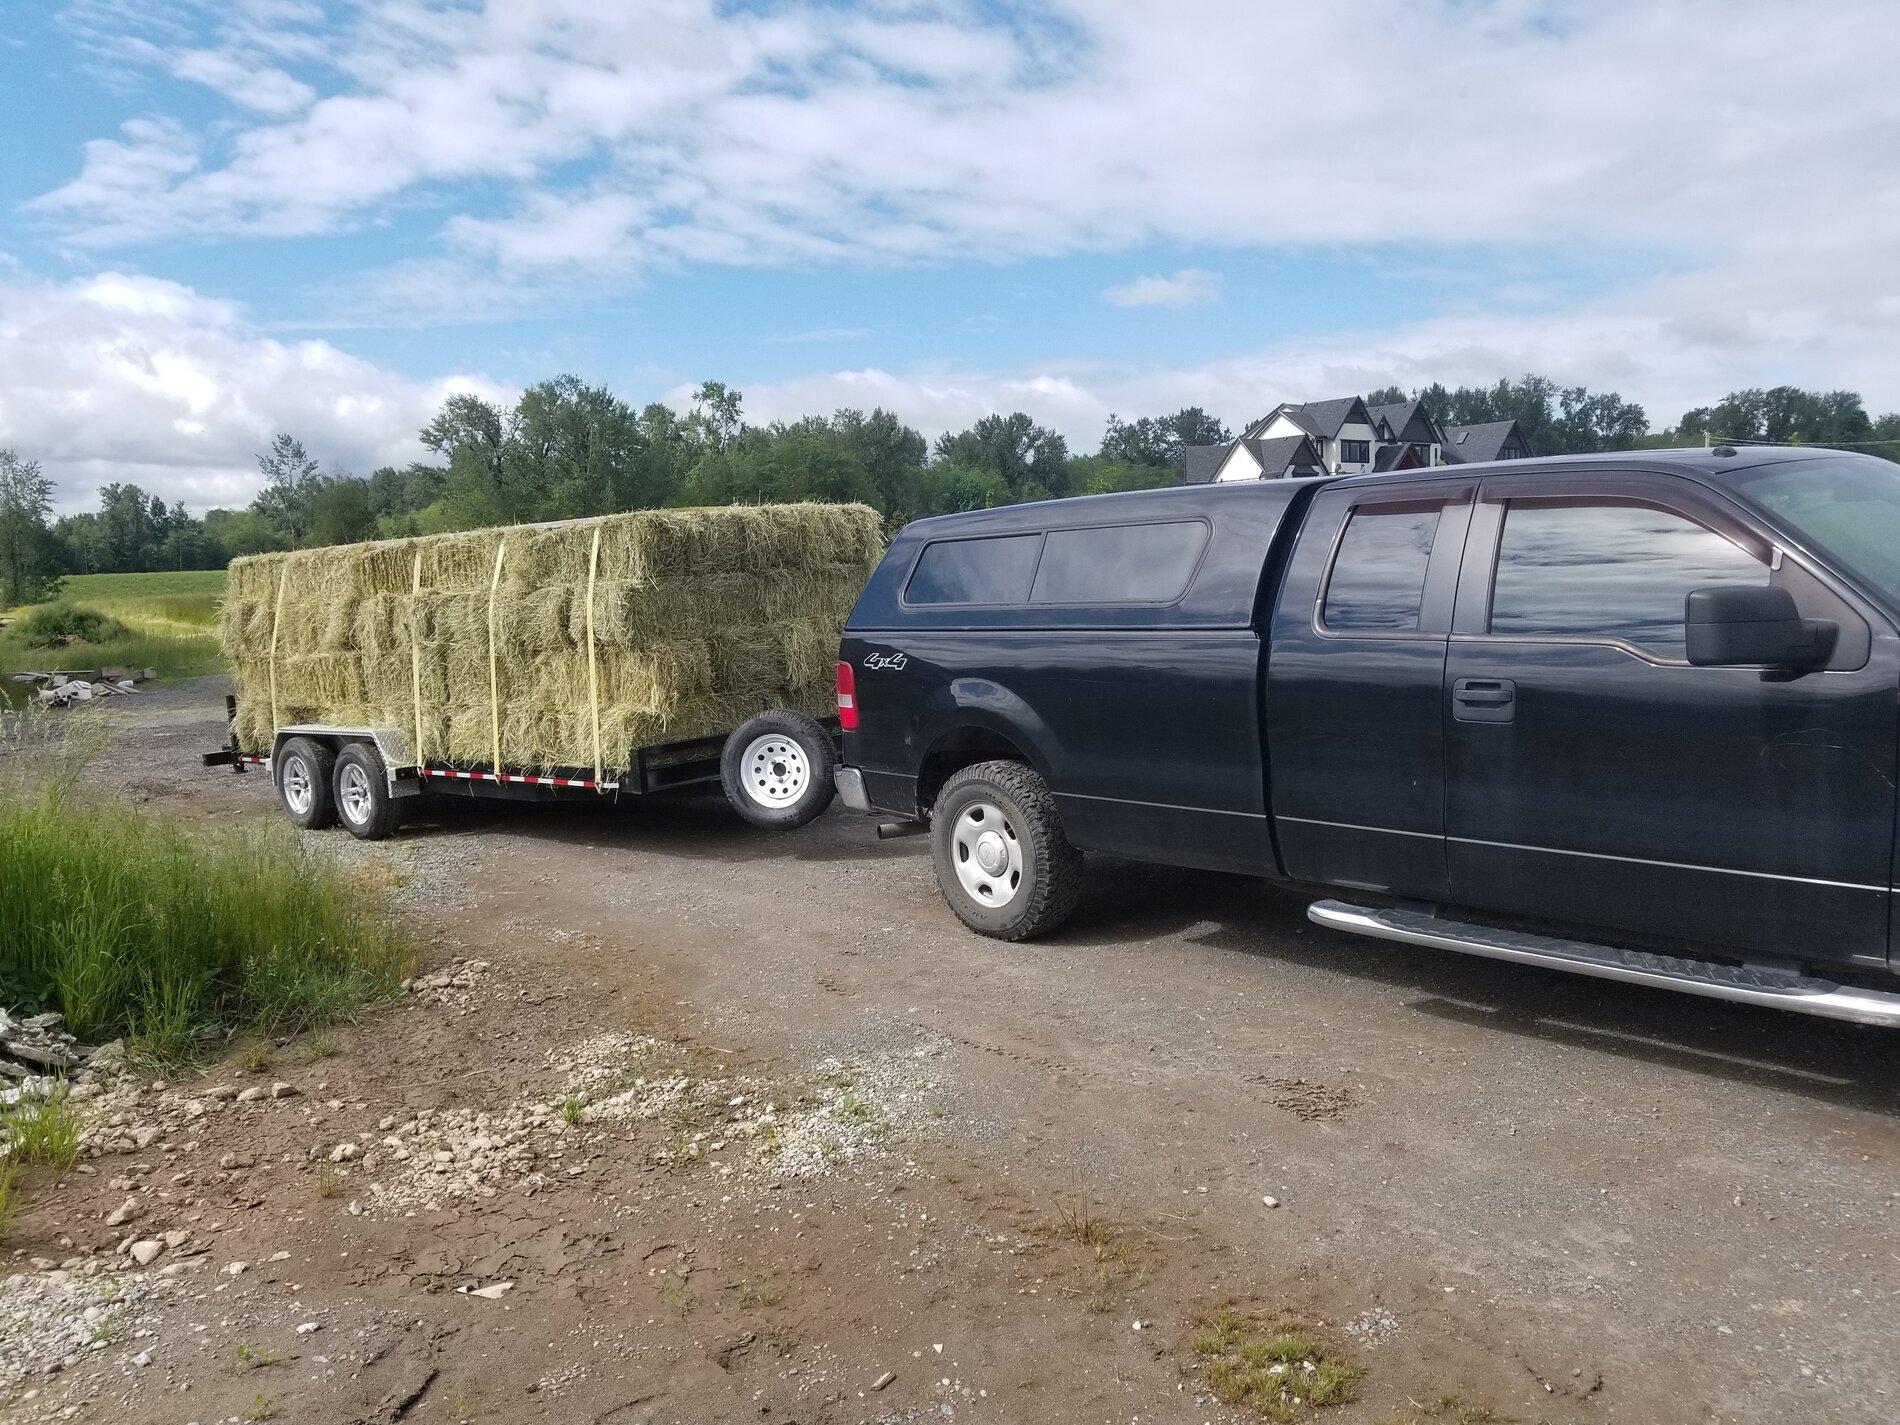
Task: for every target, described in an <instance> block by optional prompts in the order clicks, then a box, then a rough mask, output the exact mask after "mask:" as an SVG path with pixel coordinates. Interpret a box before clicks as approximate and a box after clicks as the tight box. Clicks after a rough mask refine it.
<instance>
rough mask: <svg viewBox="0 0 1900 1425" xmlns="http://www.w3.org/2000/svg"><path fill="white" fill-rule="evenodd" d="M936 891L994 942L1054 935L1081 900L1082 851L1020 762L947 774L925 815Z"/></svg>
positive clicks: (1045, 793)
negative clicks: (933, 803)
mask: <svg viewBox="0 0 1900 1425" xmlns="http://www.w3.org/2000/svg"><path fill="white" fill-rule="evenodd" d="M930 847H931V860H932V861H933V862H935V863H936V869H937V888H938V889H939V890H941V891H942V892H943V898H944V899H945V900H946V901H948V902H949V903H950V909H951V910H953V911H955V912H956V913H957V918H958V919H959V920H961V921H962V922H963V923H964V924H965V925H967V926H969V927H970V929H972V930H974V931H977V932H978V933H979V934H983V935H989V936H994V937H995V938H996V939H998V940H1031V939H1034V938H1035V937H1036V936H1038V935H1043V934H1046V933H1047V932H1049V931H1051V930H1054V929H1055V928H1056V927H1057V926H1058V925H1060V924H1062V922H1063V921H1065V920H1067V919H1068V918H1069V917H1070V915H1072V914H1073V913H1074V911H1075V907H1076V902H1077V901H1079V900H1080V899H1081V898H1082V853H1081V852H1080V851H1077V850H1076V849H1075V847H1073V846H1071V845H1070V844H1069V838H1068V837H1067V836H1066V835H1064V834H1063V831H1062V822H1061V820H1060V818H1058V817H1057V815H1056V803H1055V798H1054V797H1052V796H1050V795H1049V788H1048V786H1047V785H1046V784H1045V783H1044V782H1043V780H1042V778H1041V777H1039V776H1037V775H1036V773H1035V772H1034V771H1033V770H1032V769H1030V768H1028V767H1025V766H1024V765H1023V764H1022V763H1020V762H979V763H977V764H976V765H975V766H974V767H965V768H964V769H963V770H962V771H961V772H958V773H957V774H956V775H955V776H953V777H951V778H950V780H949V781H947V782H945V783H944V785H943V790H942V791H941V792H939V793H938V794H937V804H936V807H935V809H934V810H933V811H932V813H931V826H930Z"/></svg>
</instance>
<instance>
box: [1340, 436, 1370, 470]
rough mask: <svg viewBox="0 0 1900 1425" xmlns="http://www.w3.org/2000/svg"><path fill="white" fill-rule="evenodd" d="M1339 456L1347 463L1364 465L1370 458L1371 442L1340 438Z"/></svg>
mask: <svg viewBox="0 0 1900 1425" xmlns="http://www.w3.org/2000/svg"><path fill="white" fill-rule="evenodd" d="M1339 458H1340V460H1342V461H1343V462H1345V463H1346V464H1348V465H1364V464H1365V463H1366V462H1367V461H1368V460H1370V459H1372V442H1371V441H1369V440H1342V441H1340V442H1339Z"/></svg>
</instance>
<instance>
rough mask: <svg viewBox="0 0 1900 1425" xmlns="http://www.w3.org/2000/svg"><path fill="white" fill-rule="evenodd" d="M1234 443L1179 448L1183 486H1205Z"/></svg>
mask: <svg viewBox="0 0 1900 1425" xmlns="http://www.w3.org/2000/svg"><path fill="white" fill-rule="evenodd" d="M1233 448H1234V443H1233V442H1232V441H1231V440H1229V441H1224V442H1222V443H1221V444H1220V445H1187V446H1183V447H1182V448H1181V460H1182V465H1181V483H1182V484H1183V485H1205V484H1208V483H1209V482H1211V481H1212V480H1213V478H1214V472H1215V471H1217V470H1219V469H1220V467H1221V462H1222V461H1223V460H1225V459H1226V458H1227V452H1228V451H1230V450H1232V449H1233Z"/></svg>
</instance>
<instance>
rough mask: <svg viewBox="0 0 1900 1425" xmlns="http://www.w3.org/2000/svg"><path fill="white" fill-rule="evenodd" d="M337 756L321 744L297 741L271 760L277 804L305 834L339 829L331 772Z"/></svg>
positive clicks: (286, 744)
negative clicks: (331, 790) (331, 827)
mask: <svg viewBox="0 0 1900 1425" xmlns="http://www.w3.org/2000/svg"><path fill="white" fill-rule="evenodd" d="M335 763H336V754H335V753H334V752H332V751H331V750H330V749H329V748H327V747H325V746H324V745H323V744H322V743H320V742H312V741H311V740H310V739H309V738H307V737H293V738H291V739H290V740H289V741H288V742H286V743H285V744H284V745H283V746H282V747H280V748H278V749H277V755H276V756H275V757H273V758H272V759H271V776H272V778H273V779H274V780H275V781H276V783H277V800H278V801H280V802H282V803H283V804H284V815H286V816H288V817H289V818H290V819H291V820H292V821H293V822H295V823H296V824H297V825H298V826H301V827H302V828H303V829H304V830H305V831H322V830H323V829H324V828H325V827H328V826H335V825H336V800H335V798H333V797H332V796H331V794H330V770H331V768H332V767H333V766H334V765H335Z"/></svg>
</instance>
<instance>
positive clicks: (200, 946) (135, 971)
mask: <svg viewBox="0 0 1900 1425" xmlns="http://www.w3.org/2000/svg"><path fill="white" fill-rule="evenodd" d="M411 960H412V946H411V943H410V941H409V939H408V938H407V937H406V935H405V934H404V933H403V931H402V929H401V928H400V927H399V926H398V925H397V923H396V922H395V920H394V919H393V917H392V916H391V914H390V912H389V908H388V906H387V904H386V901H385V898H384V896H383V894H382V892H381V891H380V890H379V889H378V888H377V887H376V886H375V885H373V884H371V883H370V882H368V881H367V880H365V879H364V878H363V877H362V876H361V875H360V874H357V873H352V872H351V871H349V870H347V869H345V868H343V867H340V866H338V865H336V864H335V863H333V862H331V861H329V860H327V859H324V858H322V857H320V856H318V855H313V854H308V853H306V852H305V851H304V850H303V849H302V848H301V846H300V844H299V843H298V841H297V840H296V839H295V838H294V837H293V836H292V835H291V834H290V833H289V832H288V831H287V830H283V829H279V828H276V827H270V828H262V827H260V828H245V829H239V830H234V831H209V830H206V829H203V828H199V827H193V828H191V829H189V830H187V829H186V828H185V827H183V826H181V825H178V824H176V823H173V822H170V821H166V820H164V819H162V818H158V817H153V816H149V815H145V814H142V813H138V812H132V811H127V810H124V809H120V808H116V807H114V808H101V807H96V806H91V805H84V804H81V803H78V802H76V801H73V800H71V799H69V798H66V797H64V796H62V795H61V794H60V793H59V791H58V790H57V789H53V790H45V791H26V792H21V793H17V794H8V793H0V1004H5V1005H8V1006H9V1007H12V1008H17V1009H24V1010H25V1011H27V1012H29V1013H32V1012H37V1011H40V1010H49V1009H54V1010H59V1011H60V1012H61V1013H63V1014H64V1015H65V1016H66V1019H67V1024H68V1027H69V1028H70V1029H71V1031H72V1032H73V1033H74V1034H76V1035H78V1036H79V1037H80V1038H81V1039H83V1040H88V1041H97V1040H104V1039H110V1038H116V1037H120V1036H124V1037H127V1038H129V1039H131V1040H133V1041H134V1042H135V1043H136V1045H137V1046H138V1047H139V1048H141V1049H142V1050H144V1051H145V1052H147V1053H149V1054H151V1055H152V1056H153V1057H155V1058H159V1059H180V1058H185V1057H188V1056H190V1055H191V1054H193V1053H194V1052H196V1051H197V1050H199V1049H200V1048H203V1047H206V1046H207V1045H209V1044H211V1043H213V1042H215V1041H216V1040H217V1039H218V1038H219V1037H220V1036H222V1035H228V1034H230V1033H232V1032H236V1031H245V1030H248V1031H257V1032H267V1033H270V1032H289V1031H294V1030H297V1029H302V1028H305V1027H307V1026H310V1025H314V1024H320V1023H323V1022H325V1021H329V1020H334V1019H337V1018H340V1017H343V1016H346V1015H348V1014H349V1013H350V1012H351V1011H353V1010H355V1009H357V1008H359V1007H360V1006H362V1005H363V1004H365V1003H367V1002H369V1001H371V1000H375V999H378V998H380V997H383V996H387V995H389V994H392V993H393V992H394V991H395V989H396V987H397V985H398V983H399V981H400V980H401V978H402V976H403V975H404V974H406V973H407V971H408V967H409V965H410V963H411Z"/></svg>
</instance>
